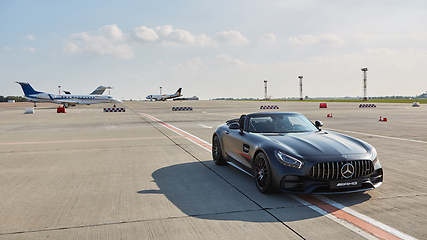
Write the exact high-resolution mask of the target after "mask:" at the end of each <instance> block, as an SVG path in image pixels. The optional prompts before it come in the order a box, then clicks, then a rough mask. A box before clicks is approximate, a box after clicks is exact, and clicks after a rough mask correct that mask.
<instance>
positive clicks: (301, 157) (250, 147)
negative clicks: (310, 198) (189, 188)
mask: <svg viewBox="0 0 427 240" xmlns="http://www.w3.org/2000/svg"><path fill="white" fill-rule="evenodd" d="M322 125H323V124H322V122H320V121H315V124H313V123H312V122H311V121H309V120H308V119H307V118H306V117H304V116H303V115H302V114H300V113H291V112H272V113H252V114H248V115H242V116H241V117H240V119H232V120H229V121H227V122H226V124H223V125H221V126H219V127H218V128H217V129H216V131H215V132H214V134H213V137H212V156H213V160H214V162H215V164H217V165H226V164H231V165H233V166H235V167H237V168H239V169H240V170H242V171H244V172H246V173H248V174H250V175H252V176H253V177H254V179H255V184H256V186H257V188H258V190H259V191H260V192H262V193H271V192H274V191H276V190H281V191H284V192H291V193H319V194H327V193H349V192H359V191H366V190H371V189H375V188H377V187H379V186H380V185H381V184H382V181H383V170H382V167H381V164H380V161H379V160H378V156H377V151H376V150H375V148H374V147H373V146H371V145H369V144H368V143H366V142H364V141H361V140H359V139H356V138H352V137H349V136H346V135H343V134H339V133H334V132H329V131H328V132H325V131H323V130H321V129H320V127H321V126H322Z"/></svg>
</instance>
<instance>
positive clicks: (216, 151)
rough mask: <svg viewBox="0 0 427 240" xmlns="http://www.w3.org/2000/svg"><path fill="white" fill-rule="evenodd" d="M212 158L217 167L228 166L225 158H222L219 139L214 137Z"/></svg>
mask: <svg viewBox="0 0 427 240" xmlns="http://www.w3.org/2000/svg"><path fill="white" fill-rule="evenodd" d="M212 158H213V161H214V163H215V164H216V165H226V164H227V162H226V161H225V159H224V157H223V156H222V149H221V143H220V142H219V137H218V136H217V135H215V136H214V138H213V141H212Z"/></svg>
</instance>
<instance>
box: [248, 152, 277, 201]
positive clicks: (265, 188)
mask: <svg viewBox="0 0 427 240" xmlns="http://www.w3.org/2000/svg"><path fill="white" fill-rule="evenodd" d="M253 169H254V176H255V184H256V187H257V188H258V190H259V191H260V192H261V193H273V192H274V188H273V183H272V182H273V181H272V176H271V168H270V163H269V162H268V160H267V156H265V154H264V153H263V152H260V153H258V154H257V155H256V157H255V161H254V167H253Z"/></svg>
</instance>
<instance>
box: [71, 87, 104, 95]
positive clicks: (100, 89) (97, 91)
mask: <svg viewBox="0 0 427 240" xmlns="http://www.w3.org/2000/svg"><path fill="white" fill-rule="evenodd" d="M105 89H112V87H104V86H99V87H97V88H96V89H95V90H93V92H91V93H90V95H102V94H104V91H105ZM63 92H64V93H65V94H71V92H70V91H63Z"/></svg>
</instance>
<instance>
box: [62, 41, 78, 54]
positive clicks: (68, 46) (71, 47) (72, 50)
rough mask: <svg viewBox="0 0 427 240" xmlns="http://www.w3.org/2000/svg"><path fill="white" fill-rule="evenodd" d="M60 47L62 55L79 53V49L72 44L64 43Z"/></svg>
mask: <svg viewBox="0 0 427 240" xmlns="http://www.w3.org/2000/svg"><path fill="white" fill-rule="evenodd" d="M62 45H63V52H64V53H76V52H78V51H79V47H78V46H77V45H76V44H74V43H72V42H64V43H63V44H62Z"/></svg>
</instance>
